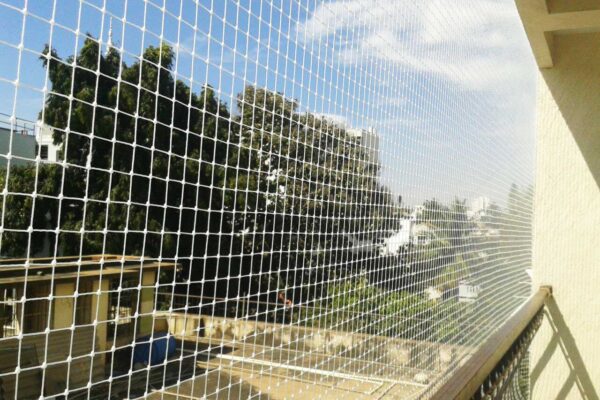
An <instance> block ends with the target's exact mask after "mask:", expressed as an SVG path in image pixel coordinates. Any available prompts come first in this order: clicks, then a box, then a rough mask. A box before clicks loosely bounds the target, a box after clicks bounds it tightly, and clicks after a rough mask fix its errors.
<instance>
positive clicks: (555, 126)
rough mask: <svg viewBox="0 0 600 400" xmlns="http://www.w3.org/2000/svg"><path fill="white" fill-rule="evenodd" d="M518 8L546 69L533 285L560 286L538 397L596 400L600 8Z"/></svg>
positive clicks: (539, 4) (539, 341) (536, 359)
mask: <svg viewBox="0 0 600 400" xmlns="http://www.w3.org/2000/svg"><path fill="white" fill-rule="evenodd" d="M516 4H517V8H518V11H519V14H520V16H521V20H522V22H523V25H524V28H525V32H526V33H527V36H528V39H529V42H530V45H531V48H532V50H533V54H534V56H535V59H536V62H537V64H538V67H539V70H538V80H537V82H538V84H537V104H536V106H537V110H536V119H537V121H536V129H537V132H536V135H537V142H536V152H537V155H536V188H535V196H534V225H533V287H534V288H537V287H539V286H541V285H551V286H552V297H551V298H550V299H549V300H547V302H546V307H547V309H546V312H545V314H546V316H547V318H545V320H544V323H543V325H542V327H541V328H540V330H539V332H538V334H537V335H536V337H535V339H534V340H533V343H532V347H531V353H530V354H531V356H530V365H531V368H532V377H531V379H532V382H535V384H534V385H532V391H531V398H532V399H534V400H538V399H556V398H561V399H597V398H598V397H599V395H600V346H598V332H600V318H598V314H599V313H600V296H598V283H599V282H600V264H599V260H600V246H598V238H600V213H599V212H598V210H600V134H599V132H600V113H599V112H598V109H599V108H598V107H599V105H600V73H598V71H599V70H600V52H599V51H598V48H600V4H599V3H598V2H597V1H568V0H552V1H550V0H548V1H531V0H517V1H516ZM557 227H561V228H560V229H557Z"/></svg>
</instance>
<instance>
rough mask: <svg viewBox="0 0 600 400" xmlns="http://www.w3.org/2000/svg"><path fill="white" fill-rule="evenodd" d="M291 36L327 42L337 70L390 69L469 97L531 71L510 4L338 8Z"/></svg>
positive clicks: (318, 11) (434, 1)
mask: <svg viewBox="0 0 600 400" xmlns="http://www.w3.org/2000/svg"><path fill="white" fill-rule="evenodd" d="M296 33H297V34H298V38H300V39H301V40H305V41H320V42H321V43H326V42H327V44H328V46H333V47H334V48H335V49H336V51H337V54H336V55H337V59H338V60H339V61H341V62H343V63H347V64H358V63H361V62H365V61H369V60H373V59H376V60H379V61H383V62H392V63H394V64H396V65H403V66H405V67H407V68H411V69H414V70H417V71H422V72H426V73H435V74H437V75H439V76H441V77H443V78H444V79H447V80H450V81H452V82H454V83H456V84H459V85H461V86H463V87H465V88H467V89H486V88H489V87H490V86H493V85H497V84H498V83H499V82H501V81H502V80H503V79H505V78H506V77H509V76H510V77H511V79H515V78H517V79H518V78H519V77H525V78H527V76H528V75H527V69H528V68H530V65H528V63H527V62H525V63H524V62H523V60H524V59H528V58H531V57H530V55H529V54H528V53H529V50H528V48H527V46H526V45H523V32H522V29H521V27H520V26H519V19H518V16H517V11H516V8H515V6H514V3H513V2H512V1H502V0H457V1H448V0H429V1H424V2H421V1H417V2H415V1H414V0H410V1H406V0H395V1H389V0H349V1H341V0H338V1H334V2H327V3H323V4H321V5H319V6H318V7H316V8H315V9H314V10H313V12H312V13H311V14H310V16H309V18H308V19H307V20H306V21H304V22H303V23H300V24H298V26H297V32H296Z"/></svg>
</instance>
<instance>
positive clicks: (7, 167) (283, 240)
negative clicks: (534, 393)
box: [0, 0, 535, 399]
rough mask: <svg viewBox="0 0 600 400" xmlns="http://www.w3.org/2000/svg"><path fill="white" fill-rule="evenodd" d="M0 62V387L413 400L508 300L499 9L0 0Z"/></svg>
mask: <svg viewBox="0 0 600 400" xmlns="http://www.w3.org/2000/svg"><path fill="white" fill-rule="evenodd" d="M0 58H1V61H0V191H1V192H0V257H1V258H0V399H31V398H40V397H44V398H46V397H47V398H65V399H79V398H82V399H83V398H85V399H87V398H94V399H106V398H110V399H120V398H137V397H148V398H151V399H175V398H181V399H190V398H211V399H248V398H270V399H304V398H307V399H329V398H337V399H372V398H390V399H392V398H394V399H396V398H403V399H404V398H427V397H428V396H430V395H431V393H433V389H434V388H435V387H436V386H437V385H438V384H440V383H442V382H445V381H446V380H448V379H450V377H451V375H452V371H453V370H454V369H455V368H456V367H457V366H458V365H459V364H461V363H462V362H464V361H465V360H466V359H467V358H468V357H469V355H470V354H472V353H473V352H474V350H475V349H476V348H477V346H478V345H480V344H481V343H482V342H483V341H484V340H485V339H486V338H488V337H489V336H490V334H491V333H492V332H494V331H495V330H496V329H498V327H500V326H501V325H502V323H503V322H504V321H505V320H506V319H507V318H508V317H509V316H510V315H511V313H512V312H514V310H515V309H516V308H517V307H518V306H519V305H520V304H522V303H523V302H524V300H525V299H526V298H527V297H528V295H529V293H530V277H529V268H530V258H531V208H532V193H533V175H534V174H533V173H534V159H533V155H534V148H533V137H532V134H533V102H534V101H533V100H534V98H533V96H534V91H535V90H534V89H535V87H534V81H535V79H534V77H535V75H534V66H533V61H532V57H531V55H530V54H529V48H528V45H527V43H526V38H525V35H524V32H523V29H522V27H521V25H520V21H519V18H518V15H517V12H516V9H515V6H514V4H513V1H512V0H454V1H448V0H427V1H412V0H410V1H409V0H394V1H391V0H331V1H321V0H319V1H317V0H0ZM522 375H523V376H524V377H522V378H521V379H522V380H523V382H518V384H515V385H513V386H514V388H515V389H514V390H515V391H518V390H520V389H518V388H520V387H524V388H526V386H527V384H526V380H527V374H526V373H524V374H522ZM523 390H524V391H526V389H523Z"/></svg>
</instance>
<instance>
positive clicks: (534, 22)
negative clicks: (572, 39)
mask: <svg viewBox="0 0 600 400" xmlns="http://www.w3.org/2000/svg"><path fill="white" fill-rule="evenodd" d="M515 2H516V4H517V9H518V10H519V14H520V15H521V20H522V21H523V26H524V27H525V32H526V33H527V36H528V38H529V43H530V44H531V48H532V50H533V54H534V56H535V59H536V61H537V64H538V66H539V67H540V68H552V67H553V66H554V58H553V57H554V54H553V51H554V37H555V36H556V35H563V34H573V33H585V32H600V0H578V1H573V0H515Z"/></svg>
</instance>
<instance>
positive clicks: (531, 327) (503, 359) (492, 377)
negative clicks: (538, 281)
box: [431, 286, 552, 400]
mask: <svg viewBox="0 0 600 400" xmlns="http://www.w3.org/2000/svg"><path fill="white" fill-rule="evenodd" d="M551 295H552V288H551V287H549V286H543V287H541V288H540V289H539V290H538V291H537V292H536V293H535V294H533V295H532V296H531V297H530V298H529V299H528V300H527V302H526V303H525V304H523V305H522V306H521V308H519V310H517V311H516V312H515V313H514V315H512V316H511V317H510V318H509V319H508V320H507V321H506V322H505V323H504V324H503V325H502V326H500V327H499V328H498V330H497V331H496V333H494V334H493V335H491V336H490V337H489V338H488V339H487V340H486V341H485V342H484V343H483V344H482V345H481V346H480V347H479V349H478V350H477V351H476V352H475V353H474V354H473V355H471V356H470V357H469V358H468V359H467V360H466V361H465V363H464V364H463V365H462V366H460V367H458V368H457V369H455V370H454V372H453V373H452V374H451V375H449V376H447V377H446V378H445V379H444V380H445V383H444V384H442V385H441V386H439V387H437V388H432V389H433V390H432V392H433V395H432V396H431V399H433V400H447V399H457V400H463V399H464V400H466V399H476V400H479V399H486V400H491V399H502V398H503V396H504V394H505V392H506V390H507V389H508V388H509V387H510V385H511V384H514V379H515V378H516V372H517V371H518V367H519V365H520V363H521V361H522V360H523V359H524V358H525V357H526V355H527V350H528V348H529V345H530V343H531V341H532V339H533V337H534V336H535V334H536V332H537V330H538V328H539V327H540V325H541V323H542V319H543V309H544V304H545V302H546V299H547V298H548V297H549V296H551Z"/></svg>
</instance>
